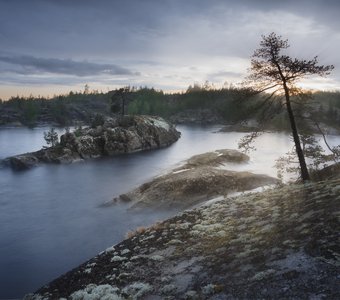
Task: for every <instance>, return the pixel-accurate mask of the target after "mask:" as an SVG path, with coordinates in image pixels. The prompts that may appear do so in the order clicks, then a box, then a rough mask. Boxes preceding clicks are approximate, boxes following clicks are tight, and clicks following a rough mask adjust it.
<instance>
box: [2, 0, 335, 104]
mask: <svg viewBox="0 0 340 300" xmlns="http://www.w3.org/2000/svg"><path fill="white" fill-rule="evenodd" d="M339 15H340V1H337V0H309V1H307V0H306V1H304V0H301V1H299V0H285V1H275V0H258V1H256V0H238V1H232V0H230V1H229V0H224V1H223V0H209V1H208V0H204V1H201V0H0V98H1V99H8V98H9V97H11V96H16V95H24V96H28V95H30V94H32V95H34V96H37V95H41V96H53V95H54V94H61V93H68V92H69V91H71V90H73V91H80V90H83V89H84V86H85V84H88V85H89V86H90V90H94V89H96V90H101V91H103V92H106V91H108V90H112V89H114V88H117V87H121V86H126V85H130V86H136V87H139V86H148V87H154V88H156V89H162V90H164V91H167V92H173V91H180V90H186V89H187V87H188V86H189V85H193V84H194V83H199V84H203V83H204V82H205V81H207V80H208V81H209V82H210V83H213V84H214V85H215V86H216V87H221V86H223V84H228V85H229V84H231V83H232V84H237V83H239V82H241V81H242V80H243V78H244V76H245V75H246V73H247V68H249V67H250V57H251V55H252V54H253V52H254V50H255V49H256V48H257V47H258V46H259V42H260V40H261V35H263V34H264V35H267V34H269V33H271V32H275V33H277V34H279V35H282V37H283V38H287V39H288V40H289V43H290V45H291V47H290V48H289V49H288V54H289V55H291V56H293V57H297V58H303V59H310V58H313V57H314V56H316V55H317V56H318V57H319V62H320V63H321V64H333V65H334V66H335V70H334V71H333V72H332V74H331V76H329V77H327V78H311V79H309V80H308V81H306V82H304V83H303V86H304V87H307V88H313V89H321V90H335V89H340V55H339V50H340V18H339Z"/></svg>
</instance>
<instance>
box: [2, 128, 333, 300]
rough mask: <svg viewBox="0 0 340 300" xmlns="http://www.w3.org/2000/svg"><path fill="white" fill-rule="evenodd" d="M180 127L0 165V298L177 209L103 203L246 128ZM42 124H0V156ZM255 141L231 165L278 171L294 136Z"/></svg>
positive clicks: (30, 142)
mask: <svg viewBox="0 0 340 300" xmlns="http://www.w3.org/2000/svg"><path fill="white" fill-rule="evenodd" d="M178 129H179V130H180V131H181V132H182V137H181V138H180V139H179V141H178V142H176V143H175V144H173V145H172V146H170V147H168V148H164V149H160V150H154V151H147V152H139V153H133V154H128V155H119V156H115V157H111V158H103V159H96V160H90V161H86V162H79V163H74V164H71V165H42V166H39V167H36V168H33V169H31V170H28V171H24V172H13V171H12V170H10V169H8V168H2V169H0V241H1V244H0V299H2V298H14V297H21V296H23V295H24V294H25V293H28V292H32V291H34V290H35V289H37V288H39V287H40V286H42V285H44V284H46V283H48V282H49V281H51V280H52V279H54V278H56V277H57V276H59V275H61V274H63V273H65V272H66V271H68V270H70V269H72V268H74V267H76V266H77V265H79V264H80V263H82V262H84V261H86V260H87V259H89V258H91V257H92V256H95V255H96V254H97V253H99V252H100V251H102V250H104V249H106V248H107V247H109V246H111V245H113V244H115V243H118V242H120V241H121V240H122V239H123V238H124V236H125V234H126V233H127V232H128V231H129V230H133V229H135V228H136V227H138V226H141V225H149V224H152V223H153V222H155V221H157V220H161V219H164V218H166V217H169V216H171V215H173V214H175V212H174V211H141V212H130V211H127V210H126V206H125V205H124V204H117V205H114V206H110V207H103V206H102V204H103V203H105V202H106V201H108V200H111V199H112V198H113V197H115V196H118V195H119V194H121V193H125V192H127V191H129V190H131V189H132V188H134V187H136V186H137V185H139V184H141V183H143V182H146V181H148V180H149V179H150V178H152V177H154V176H156V175H159V174H162V173H164V172H165V171H166V170H169V169H170V168H172V167H174V166H175V165H178V164H179V163H180V162H181V161H183V160H185V159H187V158H189V157H191V156H192V155H195V154H199V153H203V152H207V151H212V150H216V149H223V148H233V149H236V148H237V142H238V140H239V139H240V138H241V137H242V136H243V135H244V133H235V132H230V133H215V132H216V131H217V130H218V129H219V127H218V126H209V127H194V126H178ZM46 130H47V129H46V128H37V129H34V130H30V129H24V128H15V129H0V158H5V157H7V156H9V155H14V154H19V153H23V152H27V151H34V150H38V149H40V148H41V146H42V145H43V144H44V140H43V131H46ZM59 132H62V130H61V129H60V131H59ZM337 140H339V139H338V138H337ZM334 141H336V138H334ZM334 141H333V142H334ZM256 146H257V152H253V153H252V154H251V160H250V162H249V163H246V164H243V165H236V164H230V165H228V168H229V169H234V170H247V171H251V172H254V173H262V174H268V175H272V176H275V175H276V170H275V168H274V163H275V159H276V158H278V157H279V156H280V155H282V154H284V153H285V152H287V151H288V150H289V149H290V148H291V146H292V143H291V141H290V139H289V137H288V135H287V134H284V133H266V134H264V135H263V136H262V137H260V138H259V140H258V141H257V143H256Z"/></svg>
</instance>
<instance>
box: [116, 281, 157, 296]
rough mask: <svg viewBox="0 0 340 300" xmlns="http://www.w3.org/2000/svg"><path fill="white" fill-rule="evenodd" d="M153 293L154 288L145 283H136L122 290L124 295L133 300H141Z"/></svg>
mask: <svg viewBox="0 0 340 300" xmlns="http://www.w3.org/2000/svg"><path fill="white" fill-rule="evenodd" d="M152 291H153V287H152V286H151V285H150V284H148V283H143V282H134V283H132V284H130V285H128V286H126V287H125V288H124V289H123V290H122V292H123V294H126V295H128V296H130V297H132V299H139V298H141V297H142V296H144V295H146V294H148V293H150V292H152Z"/></svg>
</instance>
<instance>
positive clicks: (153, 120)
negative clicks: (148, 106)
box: [144, 117, 170, 131]
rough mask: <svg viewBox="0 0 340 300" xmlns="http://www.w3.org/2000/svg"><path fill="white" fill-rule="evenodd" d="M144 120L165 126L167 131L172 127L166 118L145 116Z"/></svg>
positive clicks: (151, 123)
mask: <svg viewBox="0 0 340 300" xmlns="http://www.w3.org/2000/svg"><path fill="white" fill-rule="evenodd" d="M144 120H145V122H146V123H149V124H150V125H153V126H156V127H161V128H164V129H165V130H167V131H168V130H169V129H170V125H169V123H167V122H165V121H164V120H160V119H156V118H152V117H145V119H144Z"/></svg>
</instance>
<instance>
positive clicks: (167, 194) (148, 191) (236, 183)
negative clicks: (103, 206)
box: [114, 149, 278, 209]
mask: <svg viewBox="0 0 340 300" xmlns="http://www.w3.org/2000/svg"><path fill="white" fill-rule="evenodd" d="M248 160H249V157H248V156H247V155H245V154H243V153H241V152H239V151H236V150H231V149H222V150H216V151H213V152H207V153H203V154H199V155H195V156H192V157H191V158H189V159H188V160H187V161H186V163H185V164H184V165H183V166H181V167H179V168H176V169H174V170H172V171H170V172H168V173H167V174H164V175H162V176H158V177H155V178H154V179H152V180H151V181H149V182H146V183H144V184H142V185H141V186H139V187H137V188H136V189H134V190H132V191H130V192H128V193H126V194H122V195H120V196H119V197H118V198H115V199H114V202H115V201H117V200H121V201H124V202H127V201H130V202H131V207H132V208H151V207H152V208H162V209H169V208H175V209H183V208H188V207H191V206H193V205H196V204H198V203H201V202H204V201H206V200H209V199H213V198H216V197H218V196H226V195H228V194H230V193H233V192H242V191H246V190H252V189H254V188H257V187H260V186H263V185H268V184H275V183H277V182H278V180H277V179H275V178H272V177H269V176H266V175H261V174H253V173H250V172H235V171H229V170H225V169H224V168H225V164H226V163H244V162H247V161H248ZM221 167H223V168H221Z"/></svg>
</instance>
